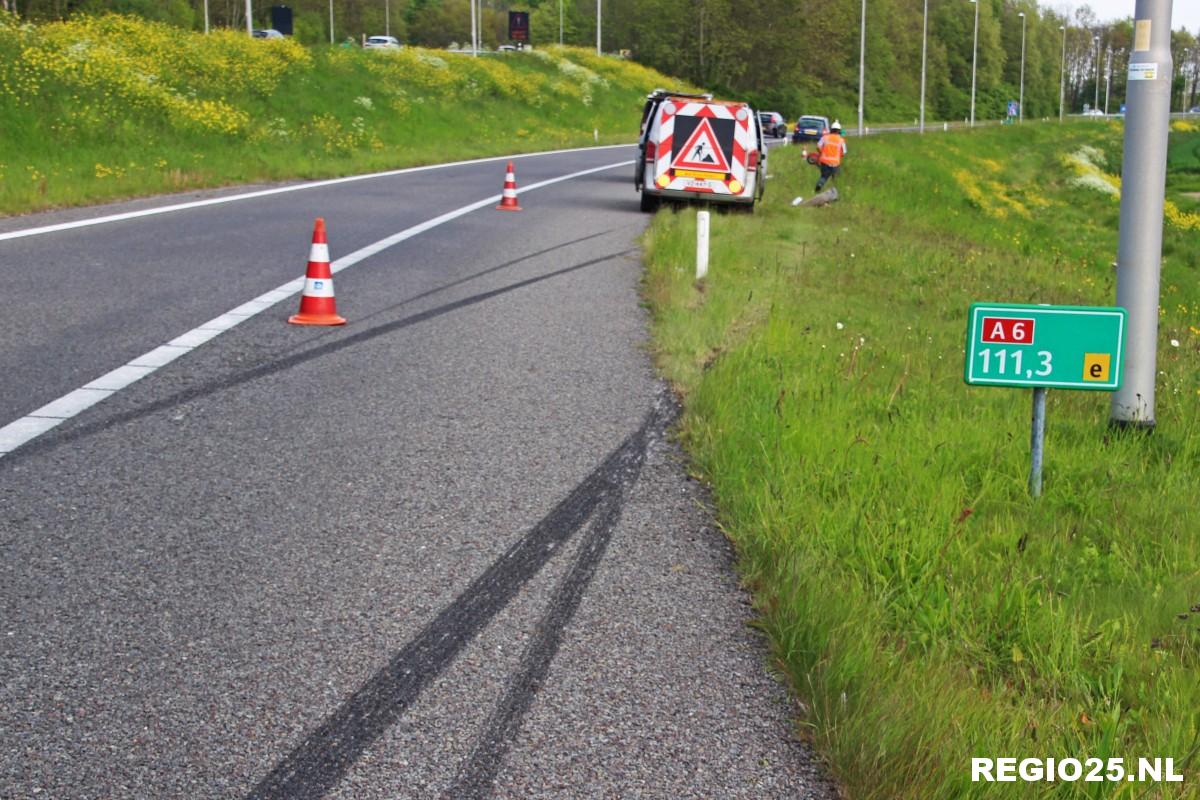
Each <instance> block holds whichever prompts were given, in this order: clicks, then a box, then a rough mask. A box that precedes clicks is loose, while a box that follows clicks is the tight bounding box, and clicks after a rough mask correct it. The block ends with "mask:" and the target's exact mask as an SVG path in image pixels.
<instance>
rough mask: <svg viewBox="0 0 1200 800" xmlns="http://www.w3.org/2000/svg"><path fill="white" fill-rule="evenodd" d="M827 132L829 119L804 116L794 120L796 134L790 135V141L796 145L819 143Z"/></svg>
mask: <svg viewBox="0 0 1200 800" xmlns="http://www.w3.org/2000/svg"><path fill="white" fill-rule="evenodd" d="M827 130H829V117H816V116H809V115H805V116H803V117H801V118H800V119H798V120H796V132H795V133H793V134H792V141H793V142H795V143H797V144H800V143H801V142H816V141H820V139H821V137H822V136H824V135H825V131H827Z"/></svg>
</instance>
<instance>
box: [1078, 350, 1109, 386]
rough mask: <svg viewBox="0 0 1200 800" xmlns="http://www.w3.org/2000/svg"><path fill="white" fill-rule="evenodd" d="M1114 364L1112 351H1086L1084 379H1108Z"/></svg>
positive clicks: (1105, 380) (1104, 380)
mask: <svg viewBox="0 0 1200 800" xmlns="http://www.w3.org/2000/svg"><path fill="white" fill-rule="evenodd" d="M1111 366H1112V353H1084V354H1083V379H1084V380H1085V381H1100V382H1101V383H1104V382H1107V381H1108V371H1109V368H1110V367H1111Z"/></svg>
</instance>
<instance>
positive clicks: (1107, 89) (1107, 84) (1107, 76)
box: [1104, 50, 1112, 116]
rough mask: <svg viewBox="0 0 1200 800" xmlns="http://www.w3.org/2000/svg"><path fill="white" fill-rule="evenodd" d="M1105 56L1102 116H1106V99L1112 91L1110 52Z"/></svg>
mask: <svg viewBox="0 0 1200 800" xmlns="http://www.w3.org/2000/svg"><path fill="white" fill-rule="evenodd" d="M1105 55H1107V56H1108V59H1107V61H1108V64H1107V66H1105V68H1104V115H1105V116H1108V97H1109V94H1110V93H1111V90H1112V50H1109V51H1108V52H1107V53H1105Z"/></svg>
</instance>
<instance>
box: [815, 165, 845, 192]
mask: <svg viewBox="0 0 1200 800" xmlns="http://www.w3.org/2000/svg"><path fill="white" fill-rule="evenodd" d="M820 166H821V179H820V180H819V181H817V188H816V190H815V191H818V192H819V191H821V187H822V186H824V185H825V181H827V180H829V179H830V178H832V177H834V176H835V175H837V174H838V170H839V169H841V167H840V166H837V167H835V166H832V165H830V164H821V165H820Z"/></svg>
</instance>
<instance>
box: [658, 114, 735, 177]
mask: <svg viewBox="0 0 1200 800" xmlns="http://www.w3.org/2000/svg"><path fill="white" fill-rule="evenodd" d="M671 166H672V167H675V168H678V169H703V170H709V171H711V172H729V161H728V160H727V159H726V158H725V154H724V153H722V152H721V145H720V144H719V143H718V142H717V135H716V134H715V133H713V129H712V125H711V124H710V123H709V121H708V118H707V117H705V118H703V119H701V120H700V124H699V125H697V126H696V130H694V131H692V135H691V136H689V137H688V140H687V143H686V144H684V145H683V149H682V150H680V151H679V155H677V156H675V160H674V161H672V162H671Z"/></svg>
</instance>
